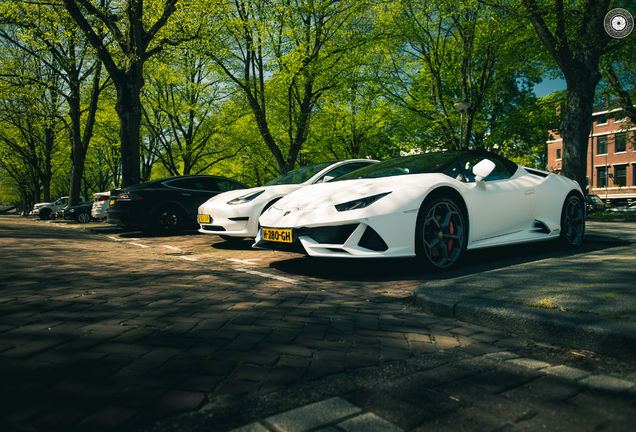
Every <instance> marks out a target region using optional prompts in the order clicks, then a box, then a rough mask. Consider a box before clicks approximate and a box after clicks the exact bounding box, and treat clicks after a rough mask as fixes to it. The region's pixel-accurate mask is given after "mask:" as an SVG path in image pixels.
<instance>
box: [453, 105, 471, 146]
mask: <svg viewBox="0 0 636 432" xmlns="http://www.w3.org/2000/svg"><path fill="white" fill-rule="evenodd" d="M453 108H455V109H456V110H458V111H459V115H460V116H461V120H460V123H459V146H460V148H461V146H462V143H463V142H464V111H466V110H467V109H468V108H470V102H466V101H461V102H456V103H455V104H454V105H453Z"/></svg>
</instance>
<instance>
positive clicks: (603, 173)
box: [596, 167, 607, 188]
mask: <svg viewBox="0 0 636 432" xmlns="http://www.w3.org/2000/svg"><path fill="white" fill-rule="evenodd" d="M606 186H607V167H599V168H596V187H597V188H604V187H606Z"/></svg>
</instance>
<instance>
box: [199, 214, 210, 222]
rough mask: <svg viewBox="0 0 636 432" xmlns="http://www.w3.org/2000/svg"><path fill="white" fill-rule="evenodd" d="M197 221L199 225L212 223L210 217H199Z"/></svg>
mask: <svg viewBox="0 0 636 432" xmlns="http://www.w3.org/2000/svg"><path fill="white" fill-rule="evenodd" d="M197 220H198V221H199V223H210V215H198V216H197Z"/></svg>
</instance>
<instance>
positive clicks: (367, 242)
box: [358, 226, 389, 252]
mask: <svg viewBox="0 0 636 432" xmlns="http://www.w3.org/2000/svg"><path fill="white" fill-rule="evenodd" d="M358 246H360V247H363V248H365V249H370V250H372V251H377V252H384V251H385V250H387V249H388V248H389V247H388V246H387V245H386V243H385V242H384V240H382V237H380V234H378V233H377V232H376V231H375V230H374V229H373V228H371V227H370V226H368V227H367V229H366V230H365V231H364V234H362V238H360V241H359V242H358Z"/></svg>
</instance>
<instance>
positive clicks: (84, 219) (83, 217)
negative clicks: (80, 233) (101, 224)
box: [77, 213, 91, 223]
mask: <svg viewBox="0 0 636 432" xmlns="http://www.w3.org/2000/svg"><path fill="white" fill-rule="evenodd" d="M90 220H91V216H90V215H89V214H88V213H80V214H78V215H77V221H78V222H79V223H88V222H90Z"/></svg>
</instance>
